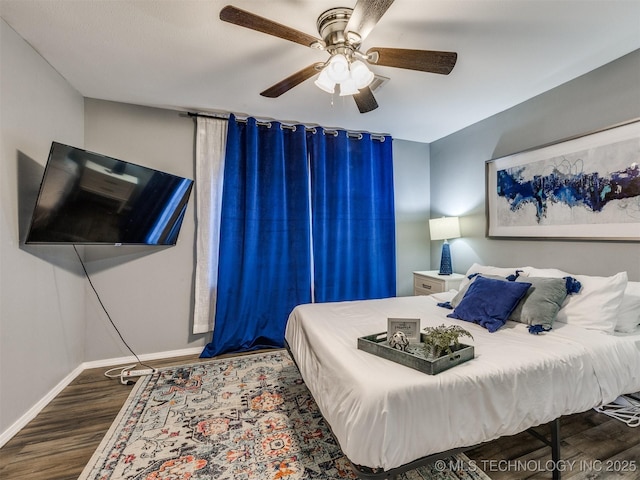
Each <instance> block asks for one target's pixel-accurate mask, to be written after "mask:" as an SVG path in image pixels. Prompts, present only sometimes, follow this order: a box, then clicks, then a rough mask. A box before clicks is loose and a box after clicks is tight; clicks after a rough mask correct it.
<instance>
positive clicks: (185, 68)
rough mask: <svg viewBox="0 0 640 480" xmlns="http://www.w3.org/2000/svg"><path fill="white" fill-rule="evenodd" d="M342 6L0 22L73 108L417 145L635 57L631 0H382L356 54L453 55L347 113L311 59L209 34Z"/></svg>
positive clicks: (257, 5)
mask: <svg viewBox="0 0 640 480" xmlns="http://www.w3.org/2000/svg"><path fill="white" fill-rule="evenodd" d="M355 1H356V0H297V1H296V0H253V1H246V0H224V1H221V0H0V15H1V16H2V18H3V19H4V20H5V21H6V22H7V23H8V24H9V25H11V26H12V27H13V28H14V29H15V30H16V32H18V34H19V35H20V36H22V37H23V38H24V39H25V40H26V41H27V42H29V43H30V44H31V45H32V46H33V48H35V49H36V50H37V51H38V52H39V53H40V54H41V55H42V56H43V57H44V58H45V59H46V60H47V61H48V62H49V63H50V64H51V65H52V66H53V67H54V68H55V69H56V70H57V71H58V72H60V74H61V75H62V76H63V77H64V78H65V79H66V80H67V81H68V82H69V83H70V84H71V85H72V86H73V87H75V88H76V89H77V90H78V91H79V92H80V93H81V94H82V95H83V96H85V97H90V98H98V99H105V100H113V101H118V102H125V103H133V104H139V105H148V106H158V107H168V108H174V109H178V110H191V111H215V112H234V113H238V114H246V115H253V116H256V117H259V118H272V119H278V120H282V121H291V122H303V123H307V124H319V125H323V126H327V127H341V128H347V129H352V130H368V131H371V132H376V133H390V134H392V135H393V136H394V137H395V138H401V139H407V140H415V141H421V142H431V141H434V140H436V139H438V138H441V137H443V136H446V135H448V134H450V133H453V132H455V131H457V130H460V129H461V128H464V127H465V126H468V125H470V124H473V123H475V122H477V121H479V120H482V119H484V118H487V117H489V116H491V115H493V114H495V113H498V112H500V111H503V110H505V109H507V108H509V107H511V106H513V105H516V104H518V103H521V102H523V101H525V100H527V99H529V98H531V97H533V96H535V95H538V94H540V93H542V92H544V91H546V90H549V89H551V88H553V87H555V86H557V85H560V84H562V83H565V82H567V81H569V80H571V79H573V78H575V77H577V76H579V75H582V74H584V73H586V72H589V71H591V70H593V69H595V68H597V67H599V66H601V65H603V64H605V63H608V62H610V61H612V60H614V59H616V58H618V57H621V56H622V55H625V54H626V53H629V52H631V51H633V50H636V49H638V48H640V0H627V1H624V0H554V1H551V0H396V1H395V3H394V4H393V5H391V7H390V8H389V10H388V11H387V13H386V14H385V15H384V16H383V18H382V19H381V20H380V22H379V23H378V25H377V26H376V28H375V29H374V30H373V32H372V33H371V34H370V35H369V36H368V37H367V39H366V40H365V41H364V43H363V45H362V50H363V51H366V50H367V49H368V48H370V47H372V46H377V47H399V48H414V49H426V50H445V51H455V52H457V53H458V62H457V64H456V66H455V68H454V69H453V71H452V72H451V74H450V75H448V76H445V75H436V74H430V73H423V72H415V71H409V70H401V69H397V68H390V67H379V66H373V67H371V69H372V70H373V71H374V72H375V73H377V74H380V75H383V76H386V77H389V78H390V79H391V80H390V81H389V82H387V83H386V84H385V85H383V87H382V88H381V89H380V90H378V91H376V92H375V95H376V98H377V101H378V104H379V105H380V107H379V108H378V109H377V110H375V111H373V112H370V113H366V114H360V113H359V112H358V110H357V108H356V106H355V103H354V102H353V99H351V98H349V97H346V98H345V97H340V96H338V95H335V96H332V95H330V94H328V93H325V92H323V91H321V90H319V89H318V88H317V87H316V86H315V85H314V84H313V81H312V80H307V81H306V82H304V83H302V84H301V85H299V86H297V87H296V88H294V89H293V90H290V91H289V92H287V93H285V94H284V95H282V96H281V97H279V98H276V99H271V98H264V97H261V96H260V95H259V92H261V91H263V90H264V89H265V88H267V87H269V86H271V85H273V84H274V83H276V82H278V81H280V80H282V79H283V78H285V77H287V76H289V75H290V74H292V73H294V72H296V71H298V70H300V69H302V68H303V67H306V66H307V65H309V64H311V63H314V62H318V61H325V60H326V59H327V58H328V56H327V54H326V53H324V52H320V51H315V50H312V49H310V48H306V47H303V46H301V45H299V44H296V43H291V42H288V41H286V40H282V39H279V38H275V37H272V36H269V35H265V34H262V33H259V32H255V31H252V30H248V29H246V28H242V27H238V26H235V25H231V24H228V23H225V22H222V21H221V20H220V19H219V16H218V15H219V12H220V10H221V8H222V7H223V6H224V5H226V4H232V5H235V6H237V7H240V8H242V9H245V10H249V11H251V12H253V13H256V14H258V15H261V16H264V17H267V18H269V19H272V20H275V21H277V22H280V23H283V24H285V25H288V26H290V27H293V28H295V29H297V30H300V31H303V32H305V33H308V34H311V35H314V36H319V35H318V33H317V29H316V19H317V17H318V15H319V14H320V13H322V12H323V11H325V10H327V9H328V8H332V7H337V6H343V7H353V6H354V5H355Z"/></svg>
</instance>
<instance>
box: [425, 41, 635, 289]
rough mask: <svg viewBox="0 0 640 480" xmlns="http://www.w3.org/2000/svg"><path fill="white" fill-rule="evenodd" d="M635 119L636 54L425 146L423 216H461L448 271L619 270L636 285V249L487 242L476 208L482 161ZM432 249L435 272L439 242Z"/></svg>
mask: <svg viewBox="0 0 640 480" xmlns="http://www.w3.org/2000/svg"><path fill="white" fill-rule="evenodd" d="M638 117H640V50H637V51H635V52H632V53H631V54H629V55H626V56H624V57H622V58H620V59H618V60H616V61H614V62H612V63H610V64H608V65H605V66H603V67H601V68H599V69H597V70H594V71H592V72H590V73H588V74H586V75H583V76H582V77H579V78H577V79H575V80H573V81H571V82H568V83H566V84H564V85H561V86H560V87H558V88H555V89H553V90H550V91H548V92H546V93H544V94H541V95H539V96H537V97H535V98H533V99H531V100H528V101H526V102H524V103H522V104H520V105H517V106H515V107H513V108H510V109H509V110H506V111H504V112H502V113H499V114H497V115H495V116H493V117H490V118H488V119H486V120H483V121H481V122H478V123H476V124H474V125H472V126H470V127H468V128H465V129H464V130H461V131H459V132H456V133H454V134H452V135H449V136H448V137H446V138H443V139H440V140H438V141H436V142H434V143H432V144H431V215H432V217H437V216H439V215H460V216H461V217H462V218H461V230H462V235H463V237H464V238H460V239H456V240H453V241H452V242H451V252H452V257H453V261H454V269H455V270H456V271H458V272H465V271H466V270H467V269H468V268H469V266H470V265H471V264H472V263H474V262H478V263H483V264H486V265H498V266H523V265H533V266H537V267H556V268H560V269H562V270H565V271H568V272H571V273H576V274H586V275H603V276H604V275H607V276H608V275H612V274H614V273H617V272H619V271H624V270H626V271H627V272H628V274H629V279H630V280H635V281H639V280H640V244H639V243H638V242H635V243H629V242H625V243H619V242H592V241H579V242H576V241H543V240H495V239H487V238H485V228H486V222H485V205H484V202H485V184H484V178H485V174H484V167H485V162H486V161H487V160H490V159H493V158H498V157H503V156H505V155H509V154H512V153H516V152H519V151H522V150H526V149H529V148H533V147H536V146H539V145H544V144H547V143H551V142H555V141H559V140H562V139H565V138H569V137H572V136H576V135H581V134H585V133H588V132H592V131H594V130H598V129H602V128H605V127H608V126H611V125H614V124H617V123H620V122H624V121H628V120H631V119H634V118H638ZM433 243H434V245H432V246H431V260H432V262H433V265H434V266H437V265H439V255H440V243H439V242H433ZM435 244H437V245H435ZM434 268H435V267H434Z"/></svg>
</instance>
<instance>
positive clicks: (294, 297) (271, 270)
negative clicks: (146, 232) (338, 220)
mask: <svg viewBox="0 0 640 480" xmlns="http://www.w3.org/2000/svg"><path fill="white" fill-rule="evenodd" d="M309 215H310V213H309V174H308V155H307V146H306V134H305V129H304V127H298V128H295V129H292V128H290V127H283V126H282V125H281V124H280V123H278V122H271V123H270V124H269V125H263V124H258V122H256V120H255V119H253V118H249V119H247V121H246V123H244V122H238V121H236V120H235V118H234V117H233V116H231V118H230V119H229V128H228V133H227V147H226V158H225V170H224V186H223V194H222V212H221V226H220V253H219V266H218V300H217V308H216V316H215V326H214V331H213V339H212V341H211V342H210V343H209V344H208V345H207V346H206V347H205V349H204V351H203V353H202V354H201V356H202V357H212V356H215V355H219V354H221V353H225V352H242V351H250V350H256V349H259V348H268V347H282V346H283V345H284V329H285V326H286V322H287V318H288V316H289V313H290V312H291V310H292V309H293V307H295V306H296V305H298V304H300V303H308V302H310V301H311V260H310V241H311V240H310V221H309Z"/></svg>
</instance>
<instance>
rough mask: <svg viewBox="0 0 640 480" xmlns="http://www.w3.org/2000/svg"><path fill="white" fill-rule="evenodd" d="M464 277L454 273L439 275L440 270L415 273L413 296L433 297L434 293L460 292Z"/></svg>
mask: <svg viewBox="0 0 640 480" xmlns="http://www.w3.org/2000/svg"><path fill="white" fill-rule="evenodd" d="M463 278H464V275H461V274H459V273H452V274H451V275H438V270H425V271H422V272H413V294H414V295H431V294H432V293H440V292H448V291H449V290H452V289H454V290H458V289H459V288H460V282H461V281H462V279H463Z"/></svg>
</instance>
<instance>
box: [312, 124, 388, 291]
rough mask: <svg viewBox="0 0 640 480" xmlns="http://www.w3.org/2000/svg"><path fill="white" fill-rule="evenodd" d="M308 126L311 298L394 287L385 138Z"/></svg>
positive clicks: (386, 141)
mask: <svg viewBox="0 0 640 480" xmlns="http://www.w3.org/2000/svg"><path fill="white" fill-rule="evenodd" d="M315 130H316V131H315V133H313V132H309V133H308V134H307V139H308V142H309V144H310V145H311V147H310V164H311V198H312V201H311V211H312V216H313V227H312V228H313V260H314V291H315V301H316V302H333V301H342V300H359V299H368V298H384V297H392V296H395V294H396V257H395V214H394V195H393V156H392V147H391V143H392V139H391V137H384V139H383V140H384V141H380V140H379V139H372V138H371V135H370V134H368V133H363V134H360V135H359V136H357V137H354V136H353V135H352V134H348V133H347V132H345V131H337V132H331V133H329V132H326V131H324V130H323V129H322V128H316V129H315Z"/></svg>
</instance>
